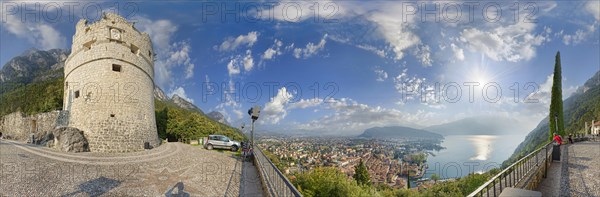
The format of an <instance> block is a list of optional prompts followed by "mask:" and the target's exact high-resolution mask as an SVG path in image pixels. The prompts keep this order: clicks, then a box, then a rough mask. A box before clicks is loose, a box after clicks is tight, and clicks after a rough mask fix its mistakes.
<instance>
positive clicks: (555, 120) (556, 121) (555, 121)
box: [554, 113, 558, 133]
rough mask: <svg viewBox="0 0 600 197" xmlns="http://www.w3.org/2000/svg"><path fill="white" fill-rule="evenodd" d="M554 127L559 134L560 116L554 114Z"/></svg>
mask: <svg viewBox="0 0 600 197" xmlns="http://www.w3.org/2000/svg"><path fill="white" fill-rule="evenodd" d="M554 126H556V130H555V131H556V133H558V114H556V113H554Z"/></svg>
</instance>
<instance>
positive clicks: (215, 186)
mask: <svg viewBox="0 0 600 197" xmlns="http://www.w3.org/2000/svg"><path fill="white" fill-rule="evenodd" d="M242 166H243V164H242V162H241V161H240V160H239V159H238V158H237V157H236V156H234V155H233V153H232V152H229V151H222V152H219V151H208V150H204V149H202V148H201V147H194V146H190V145H186V144H181V143H167V144H163V145H161V146H159V147H157V148H155V149H152V150H149V151H142V152H135V153H116V154H106V153H63V152H57V151H54V150H52V149H48V148H44V147H39V146H32V145H28V144H22V143H18V142H13V141H6V140H0V196H240V190H241V185H242V184H241V183H242V182H244V184H246V186H247V187H260V186H256V184H260V181H258V182H256V181H244V180H246V179H247V178H243V177H242ZM248 174H250V175H248V176H251V172H249V173H248ZM250 180H252V179H250ZM248 191H252V190H251V189H248Z"/></svg>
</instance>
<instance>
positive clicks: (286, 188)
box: [254, 146, 302, 197]
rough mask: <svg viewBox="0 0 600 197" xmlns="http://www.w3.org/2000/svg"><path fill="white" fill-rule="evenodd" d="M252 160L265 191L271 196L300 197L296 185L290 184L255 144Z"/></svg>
mask: <svg viewBox="0 0 600 197" xmlns="http://www.w3.org/2000/svg"><path fill="white" fill-rule="evenodd" d="M254 161H255V164H256V168H257V169H258V173H259V175H260V180H261V182H262V185H263V189H264V190H265V193H267V194H268V195H269V196H272V197H275V196H277V197H279V196H294V197H302V194H300V192H299V191H298V190H297V189H296V187H294V185H292V183H291V182H290V181H289V180H288V179H287V178H286V177H285V176H284V175H283V174H282V173H281V171H279V169H277V167H276V166H275V164H273V162H271V160H269V158H267V157H266V156H265V154H264V153H263V152H262V150H260V149H259V148H258V147H257V146H256V147H254Z"/></svg>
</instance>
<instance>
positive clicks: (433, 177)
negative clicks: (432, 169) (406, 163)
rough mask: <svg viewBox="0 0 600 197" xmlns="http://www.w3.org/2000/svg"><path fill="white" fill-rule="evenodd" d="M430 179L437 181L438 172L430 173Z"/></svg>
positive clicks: (438, 178)
mask: <svg viewBox="0 0 600 197" xmlns="http://www.w3.org/2000/svg"><path fill="white" fill-rule="evenodd" d="M431 180H433V181H434V182H436V183H437V181H438V180H440V175H438V174H435V173H434V174H432V175H431Z"/></svg>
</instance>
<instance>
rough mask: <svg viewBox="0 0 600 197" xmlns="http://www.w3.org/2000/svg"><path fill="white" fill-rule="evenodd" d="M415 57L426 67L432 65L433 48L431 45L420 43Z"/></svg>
mask: <svg viewBox="0 0 600 197" xmlns="http://www.w3.org/2000/svg"><path fill="white" fill-rule="evenodd" d="M414 55H415V57H417V59H418V60H419V61H420V62H421V65H423V66H424V67H428V66H431V63H432V62H433V60H432V59H431V48H430V47H429V45H418V46H417V47H416V48H415V52H414Z"/></svg>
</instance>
